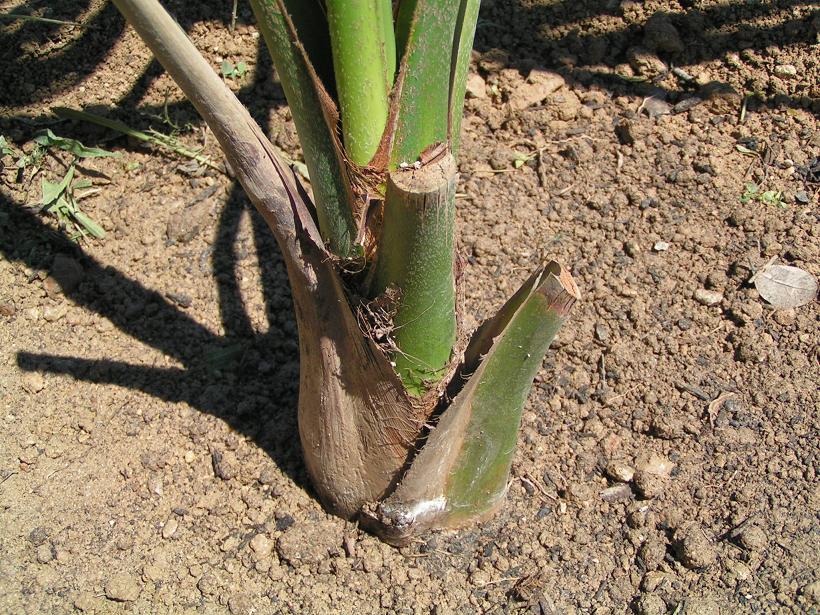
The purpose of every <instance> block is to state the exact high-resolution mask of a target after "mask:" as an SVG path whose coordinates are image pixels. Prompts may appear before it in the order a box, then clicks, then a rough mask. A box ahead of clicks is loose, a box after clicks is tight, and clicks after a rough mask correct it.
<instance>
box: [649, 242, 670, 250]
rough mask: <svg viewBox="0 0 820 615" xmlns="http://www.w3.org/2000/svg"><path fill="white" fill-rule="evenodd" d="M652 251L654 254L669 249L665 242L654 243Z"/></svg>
mask: <svg viewBox="0 0 820 615" xmlns="http://www.w3.org/2000/svg"><path fill="white" fill-rule="evenodd" d="M652 249H653V250H655V252H666V251H667V250H668V249H669V244H668V243H667V242H666V241H656V242H655V244H654V245H653V246H652Z"/></svg>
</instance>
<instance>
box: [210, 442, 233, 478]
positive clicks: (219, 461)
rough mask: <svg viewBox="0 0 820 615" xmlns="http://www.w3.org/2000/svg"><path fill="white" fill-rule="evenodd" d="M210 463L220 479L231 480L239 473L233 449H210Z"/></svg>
mask: <svg viewBox="0 0 820 615" xmlns="http://www.w3.org/2000/svg"><path fill="white" fill-rule="evenodd" d="M211 463H212V465H213V468H214V474H216V475H217V476H218V477H219V478H221V479H222V480H231V479H232V478H235V477H236V475H237V474H238V473H239V465H238V463H237V460H236V454H235V453H234V452H233V451H222V450H218V449H214V450H213V451H211Z"/></svg>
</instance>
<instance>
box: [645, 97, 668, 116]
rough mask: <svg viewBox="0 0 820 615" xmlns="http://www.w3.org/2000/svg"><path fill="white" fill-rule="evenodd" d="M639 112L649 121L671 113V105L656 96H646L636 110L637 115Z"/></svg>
mask: <svg viewBox="0 0 820 615" xmlns="http://www.w3.org/2000/svg"><path fill="white" fill-rule="evenodd" d="M641 111H644V112H646V114H647V115H648V116H649V117H650V119H655V118H656V117H660V116H661V115H669V114H670V113H672V105H670V104H669V103H668V102H666V101H664V100H661V99H660V98H657V97H656V96H648V97H647V98H644V99H643V102H642V103H641V106H640V107H639V108H638V113H640V112H641Z"/></svg>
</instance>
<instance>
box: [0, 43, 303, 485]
mask: <svg viewBox="0 0 820 615" xmlns="http://www.w3.org/2000/svg"><path fill="white" fill-rule="evenodd" d="M257 55H258V57H257V61H258V65H259V70H258V71H257V82H260V81H262V80H264V79H266V78H269V77H270V74H271V70H272V69H271V66H270V61H269V59H268V57H267V54H266V52H265V51H264V48H263V47H262V46H260V48H259V50H258V54H257ZM257 86H259V83H255V84H253V85H252V86H251V89H253V88H254V87H257ZM268 109H269V107H268V108H262V107H258V108H257V109H256V113H255V115H256V116H257V117H256V119H257V120H261V121H260V124H261V125H262V126H266V125H267V113H268ZM7 200H9V201H10V199H7ZM5 209H6V211H7V212H8V219H7V220H6V221H5V225H6V227H7V228H6V229H2V226H1V225H0V231H4V232H2V233H0V252H2V253H3V254H4V256H5V257H6V258H7V259H9V260H14V261H19V262H23V263H25V264H26V265H27V266H29V267H34V268H44V269H48V267H49V265H50V260H49V259H50V255H56V254H68V255H71V256H73V257H75V258H77V259H78V260H79V261H80V262H81V263H82V265H83V268H84V271H85V273H84V278H83V282H82V283H81V284H80V285H78V286H76V287H73V285H71V284H69V285H65V284H64V283H65V282H67V280H61V279H59V278H57V282H58V283H60V284H61V286H62V287H63V293H64V295H65V296H66V297H67V298H68V299H70V300H71V301H73V302H74V303H76V304H77V305H81V306H83V307H84V308H86V309H88V310H91V311H93V312H95V313H97V314H99V315H100V316H102V317H104V318H107V319H108V320H109V321H110V322H111V323H112V324H114V326H116V327H117V328H118V329H120V330H121V331H123V332H124V333H126V334H127V335H129V336H131V337H133V338H134V339H136V340H139V341H140V342H142V343H144V344H147V345H149V346H152V347H153V348H155V349H157V350H159V351H161V352H162V353H164V354H165V355H167V356H168V357H171V358H173V359H175V360H176V361H178V362H179V363H181V364H182V367H179V368H162V367H149V366H144V365H138V364H131V363H126V362H121V361H108V360H90V359H84V358H80V357H71V356H56V355H47V354H38V353H33V352H20V353H18V355H17V364H18V366H19V367H20V369H22V370H24V371H40V372H46V373H55V374H66V375H70V376H72V377H73V378H75V379H77V380H80V381H85V382H93V383H98V384H115V385H118V386H122V387H126V388H131V389H135V390H140V391H142V392H144V393H147V394H149V395H152V396H155V397H157V398H159V399H162V400H164V401H168V402H185V403H187V404H188V405H190V406H191V407H192V408H196V409H197V410H199V411H201V412H204V413H207V414H211V415H213V416H216V417H219V418H220V419H222V420H224V421H225V422H226V423H227V424H228V425H229V426H230V427H231V428H233V429H234V430H236V431H237V432H239V433H242V434H243V435H245V436H247V437H249V438H251V439H252V440H253V441H254V442H255V443H256V444H257V445H258V446H260V447H261V448H262V449H263V450H264V451H265V452H266V453H267V454H268V455H269V456H270V457H271V459H272V460H273V461H274V462H275V463H276V465H277V466H278V467H279V468H280V469H281V470H282V471H283V472H285V473H286V474H287V475H288V476H290V478H291V479H292V480H294V482H296V483H297V484H299V485H301V486H303V487H306V488H307V486H308V481H307V475H306V472H305V468H304V464H303V461H302V456H301V450H300V446H299V440H298V437H297V431H298V430H297V422H296V407H297V401H298V382H299V357H298V340H297V329H296V323H295V319H294V314H293V306H292V303H291V300H290V288H289V283H288V279H287V273H286V271H285V267H284V264H283V261H282V258H281V254H280V253H279V250H278V248H277V246H276V244H275V240H274V238H273V234H272V233H271V232H270V230H269V229H268V227H267V225H266V223H265V222H264V220H263V219H262V217H261V216H260V215H259V214H258V213H257V212H256V210H255V209H254V208H253V207H252V206H251V205H250V203H249V201H248V199H247V198H246V196H245V195H244V192H243V191H242V189H241V187H240V186H239V185H238V184H234V185H233V187H232V188H231V191H230V193H229V195H228V198H227V200H226V203H225V205H224V207H223V209H222V210H221V212H220V214H219V220H218V224H217V230H216V237H215V241H214V243H213V249H212V252H211V253H210V257H209V258H210V268H211V271H212V274H213V276H214V278H215V280H216V282H217V290H218V297H219V313H220V318H221V320H222V325H223V330H224V331H225V335H223V336H218V335H214V334H213V333H211V332H210V331H209V330H208V329H207V328H206V327H204V326H203V325H201V324H200V323H198V322H196V321H195V320H194V319H193V318H191V317H190V316H189V315H188V314H186V313H185V312H184V311H183V310H182V309H181V308H179V307H177V306H176V305H174V303H173V302H172V301H171V300H170V299H169V298H168V297H165V296H163V295H162V294H161V293H159V292H157V291H155V290H152V289H149V288H146V287H145V286H143V285H141V284H140V283H138V282H136V281H134V280H132V279H130V278H129V277H128V276H127V275H126V274H124V273H123V272H120V271H117V270H116V269H114V268H113V267H110V266H106V265H104V264H103V263H101V262H99V261H98V260H96V259H94V258H93V257H91V256H88V255H86V254H84V253H83V252H82V250H81V249H80V247H79V246H78V245H77V244H76V243H74V242H72V241H70V240H69V239H67V238H66V237H64V236H63V235H61V234H59V233H57V232H55V231H53V230H51V229H50V228H49V227H48V226H47V225H45V224H44V223H43V222H41V221H40V220H39V219H38V217H37V215H36V214H35V213H33V212H32V211H31V210H28V209H26V208H25V207H23V206H22V205H21V204H15V203H12V202H9V207H7V208H5ZM245 212H249V215H250V217H251V224H252V233H253V238H254V244H255V248H256V253H257V258H258V262H259V264H260V268H261V281H262V290H263V297H264V301H265V306H266V316H267V320H268V325H269V327H268V331H267V332H266V333H264V334H259V333H258V332H256V331H255V330H254V327H253V325H252V323H251V319H250V317H249V315H248V311H247V309H246V306H245V305H244V301H243V299H242V294H241V290H240V287H239V283H238V280H237V275H236V273H237V266H238V264H239V262H240V261H241V260H244V259H245V258H247V257H248V256H249V254H248V253H247V246H246V245H239V244H238V241H237V240H238V235H239V229H240V221H241V219H242V217H243V215H244V213H245ZM20 238H25V239H23V240H22V241H21V239H20ZM135 305H137V306H140V309H139V310H138V312H139V314H140V315H139V316H138V317H134V316H133V313H134V310H133V306H135ZM129 307H131V308H132V309H128V308H129Z"/></svg>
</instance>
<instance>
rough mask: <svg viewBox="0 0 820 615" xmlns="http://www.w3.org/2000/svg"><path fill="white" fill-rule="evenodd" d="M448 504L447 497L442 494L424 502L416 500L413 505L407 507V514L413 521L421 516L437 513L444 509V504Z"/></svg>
mask: <svg viewBox="0 0 820 615" xmlns="http://www.w3.org/2000/svg"><path fill="white" fill-rule="evenodd" d="M446 504H447V499H446V498H445V497H444V496H443V495H440V496H439V497H437V498H435V499H432V500H424V501H422V502H416V503H415V504H413V506H411V507H409V508H408V509H407V512H406V513H405V516H406V517H407V519H408V520H409V521H413V520H414V519H417V518H419V517H422V516H424V515H428V514H431V513H436V512H439V511H441V510H444V506H445V505H446Z"/></svg>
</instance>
